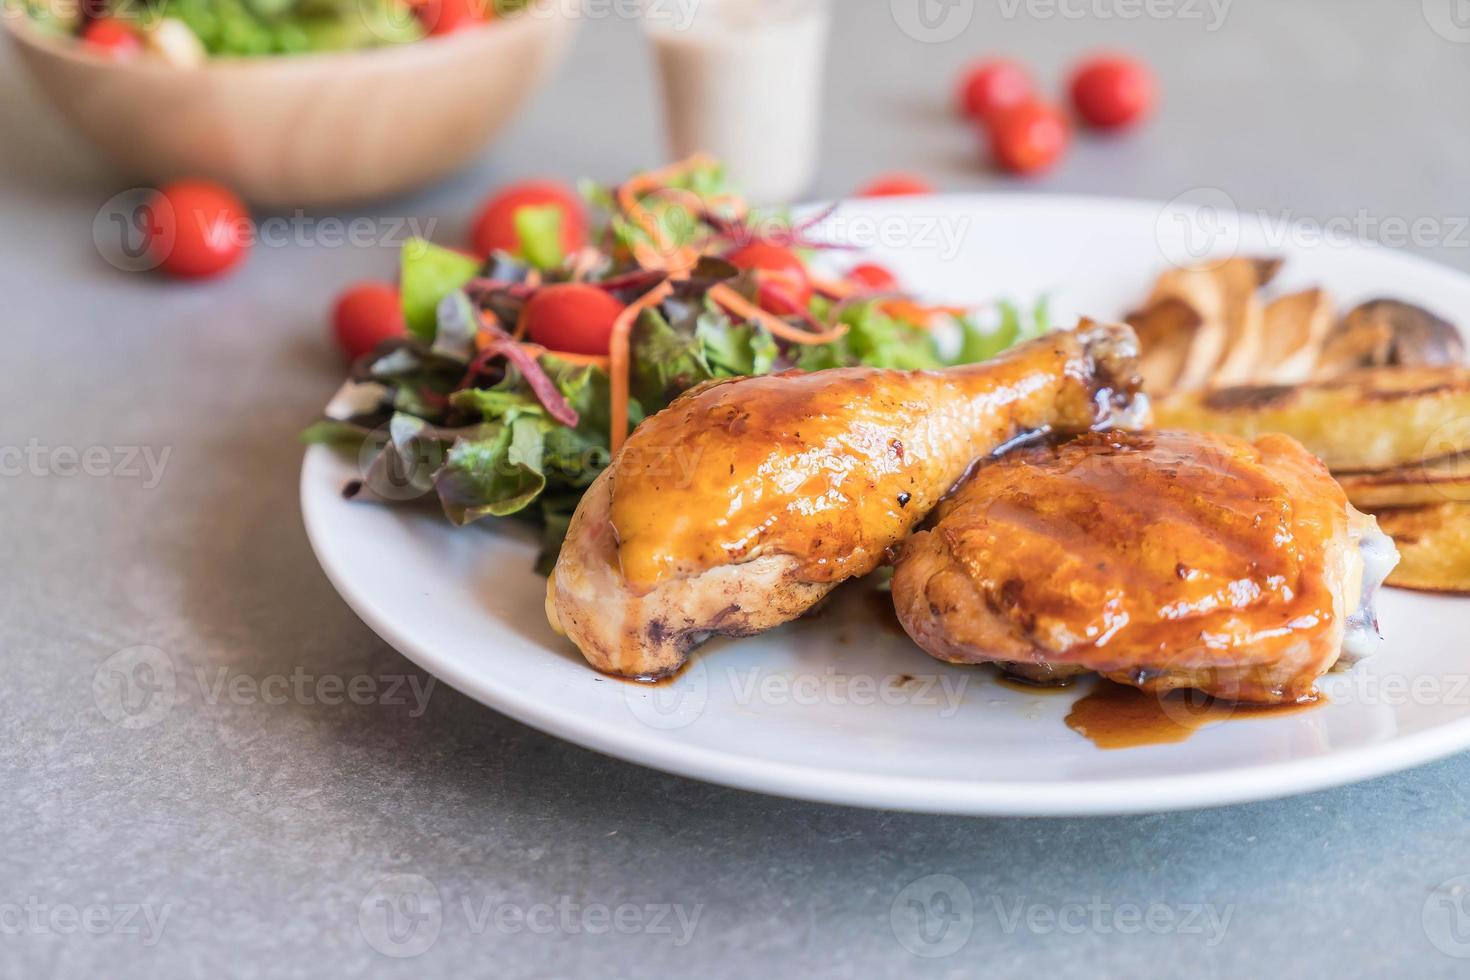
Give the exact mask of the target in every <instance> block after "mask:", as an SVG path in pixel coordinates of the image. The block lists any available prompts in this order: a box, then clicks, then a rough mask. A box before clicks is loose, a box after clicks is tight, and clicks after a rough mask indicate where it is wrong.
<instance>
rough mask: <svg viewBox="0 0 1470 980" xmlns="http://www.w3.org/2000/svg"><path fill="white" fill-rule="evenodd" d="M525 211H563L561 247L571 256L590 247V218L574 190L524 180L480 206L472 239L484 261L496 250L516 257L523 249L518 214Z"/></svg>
mask: <svg viewBox="0 0 1470 980" xmlns="http://www.w3.org/2000/svg"><path fill="white" fill-rule="evenodd" d="M525 207H532V208H540V207H559V208H561V212H562V215H561V247H562V251H563V252H566V253H567V254H568V255H570V254H571V253H573V252H575V251H577V250H578V249H579V248H581V247H582V246H583V245H585V244H586V243H587V217H586V214H585V212H584V211H583V210H582V200H581V198H579V197H578V196H577V195H576V193H575V192H573V191H572V190H571V188H568V187H564V186H563V185H561V184H558V183H557V182H556V181H554V180H523V181H521V182H520V183H517V184H509V185H507V186H505V187H503V188H501V189H500V191H498V192H497V193H495V194H494V195H492V196H491V197H490V198H489V199H488V200H486V201H485V203H484V204H483V205H481V207H480V213H479V215H478V216H477V217H476V218H475V229H474V234H473V238H474V245H475V251H476V252H478V253H480V256H481V257H482V258H485V257H488V256H489V255H490V253H491V252H494V251H497V250H498V251H502V252H509V253H510V254H512V255H514V254H515V253H516V252H517V250H519V249H520V247H521V240H520V236H519V235H517V234H516V212H517V211H518V210H520V209H521V208H525Z"/></svg>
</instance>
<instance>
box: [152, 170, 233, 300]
mask: <svg viewBox="0 0 1470 980" xmlns="http://www.w3.org/2000/svg"><path fill="white" fill-rule="evenodd" d="M152 211H153V214H152V220H151V221H149V223H148V230H147V244H148V252H149V255H150V256H151V257H152V258H153V260H154V261H155V262H157V263H158V267H159V268H160V269H162V270H163V271H164V272H166V273H168V274H169V275H171V276H177V277H179V278H180V279H200V278H205V277H208V276H216V275H219V274H220V273H221V272H224V271H225V270H227V269H229V268H231V267H232V266H234V265H235V264H236V263H238V262H239V261H240V259H241V257H243V256H244V254H245V252H246V250H247V249H248V248H249V247H250V243H251V240H252V234H251V228H250V212H249V211H247V210H246V209H245V205H244V204H242V203H241V202H240V199H239V198H238V197H236V196H235V195H234V194H233V193H231V192H230V191H229V190H228V189H227V188H224V187H221V186H220V185H219V184H215V183H211V182H210V181H207V180H180V181H175V182H174V183H172V184H167V185H165V186H164V187H161V188H159V190H158V192H157V193H156V194H155V195H154V197H153V202H152Z"/></svg>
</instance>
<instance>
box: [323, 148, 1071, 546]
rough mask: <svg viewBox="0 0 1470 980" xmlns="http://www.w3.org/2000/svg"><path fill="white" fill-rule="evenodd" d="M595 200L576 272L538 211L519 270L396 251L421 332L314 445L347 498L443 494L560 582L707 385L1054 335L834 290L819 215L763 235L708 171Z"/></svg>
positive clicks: (877, 271) (885, 279) (691, 167)
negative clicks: (588, 512) (609, 492)
mask: <svg viewBox="0 0 1470 980" xmlns="http://www.w3.org/2000/svg"><path fill="white" fill-rule="evenodd" d="M583 195H584V197H585V198H586V199H587V200H588V202H589V203H590V204H591V205H592V206H593V207H594V208H596V209H597V210H599V211H601V212H602V214H603V220H602V221H601V222H599V223H597V224H596V225H595V231H594V233H593V236H592V239H591V241H592V244H590V245H586V246H584V247H581V248H578V249H577V250H576V251H575V252H571V253H569V252H568V251H567V250H566V248H565V244H564V243H565V240H566V239H565V236H564V234H563V233H564V232H565V230H566V228H565V222H566V221H567V220H570V219H569V216H568V215H567V214H566V212H565V211H564V210H559V209H558V208H555V207H533V206H527V207H523V208H521V209H519V210H518V211H517V213H516V214H515V215H514V222H515V232H516V234H517V236H518V247H516V248H515V249H514V250H513V252H512V251H498V252H495V253H494V254H491V255H490V256H489V257H488V258H486V259H484V260H483V261H482V260H480V259H477V258H473V257H470V256H468V255H466V254H465V253H462V252H460V251H457V250H454V249H448V248H443V247H440V246H436V245H433V244H431V243H429V242H427V241H422V240H415V241H413V242H411V243H410V244H409V245H408V246H406V247H405V248H404V249H403V252H402V261H401V270H400V294H401V298H402V307H403V314H404V319H405V322H406V325H407V333H406V334H405V335H404V336H403V337H401V338H398V339H390V340H387V341H384V342H383V343H381V344H379V345H378V346H377V348H376V349H374V350H373V351H372V352H371V353H369V354H366V355H365V356H363V357H361V358H359V359H358V360H357V361H356V362H355V364H354V365H353V368H352V372H351V377H350V379H349V381H348V382H347V384H346V385H345V386H344V387H343V389H342V391H341V392H339V394H338V396H337V397H336V398H335V399H333V402H332V404H331V405H330V406H328V411H327V417H326V418H324V419H323V420H321V421H320V422H318V423H317V424H315V425H313V426H312V427H311V428H309V429H308V430H307V431H306V433H305V435H304V438H305V439H306V441H308V442H313V443H333V444H337V445H342V446H345V447H347V448H348V449H350V450H353V451H356V452H357V453H358V454H359V459H360V460H361V461H362V465H361V478H360V479H358V480H355V481H353V483H352V484H351V485H349V486H348V487H347V488H346V491H345V493H346V495H347V496H348V497H352V498H364V499H375V500H381V501H402V500H407V499H420V498H424V497H428V496H430V495H433V496H436V497H437V498H438V502H439V504H440V505H442V508H443V511H444V514H445V515H446V516H447V517H448V518H449V520H450V521H452V522H453V523H454V524H456V525H466V524H470V523H473V522H474V521H477V520H480V519H481V518H485V517H511V516H514V517H519V518H524V519H529V520H533V521H535V522H536V523H538V524H540V525H541V527H542V528H543V529H544V535H545V548H544V552H543V555H542V560H541V565H542V567H543V568H549V567H550V564H551V563H552V562H554V560H555V556H556V552H557V550H558V548H559V547H560V543H561V540H562V537H563V535H564V533H565V531H566V527H567V524H568V522H569V520H570V518H571V515H572V512H573V510H574V509H575V508H576V505H577V502H578V500H579V499H580V497H581V495H582V493H583V492H584V491H585V490H586V489H587V487H588V486H590V485H591V483H592V481H593V480H594V479H596V477H597V475H598V474H599V473H601V472H602V470H603V469H604V468H606V467H607V465H608V463H609V462H610V461H611V459H612V457H613V454H614V452H615V451H616V449H617V448H618V446H620V445H621V443H622V441H623V439H624V438H625V436H626V434H627V432H628V431H629V430H630V429H631V428H632V427H634V426H636V425H637V424H638V422H639V421H640V420H641V419H643V418H645V417H647V416H649V415H651V414H653V413H655V412H657V411H659V410H660V409H662V408H664V407H665V406H667V405H668V404H669V403H670V402H671V401H672V400H673V399H675V398H677V397H678V396H679V394H680V393H682V392H684V391H686V390H687V389H689V388H691V387H693V386H695V385H698V384H700V383H701V382H704V381H709V380H711V379H717V378H731V377H737V376H742V375H759V374H768V373H771V372H776V371H785V370H792V369H795V370H802V371H811V370H820V369H824V368H834V367H844V366H857V365H865V366H870V367H882V368H902V369H921V368H942V367H945V366H948V365H954V364H963V363H970V362H975V361H982V360H985V359H987V358H990V357H992V356H994V355H995V354H997V353H999V352H1000V351H1002V350H1005V349H1006V348H1008V347H1010V346H1011V345H1012V344H1015V343H1017V342H1019V341H1021V340H1025V339H1028V338H1030V337H1033V336H1036V335H1038V334H1040V333H1043V332H1045V331H1046V330H1047V329H1048V323H1047V314H1046V310H1045V306H1044V304H1038V305H1037V306H1036V308H1035V309H1030V310H1027V311H1025V312H1024V313H1023V311H1022V310H1020V309H1018V308H1017V307H1016V306H1013V305H1011V304H1008V303H999V304H996V305H995V307H994V309H993V310H992V311H991V312H992V316H991V320H992V321H993V322H990V323H987V324H986V325H983V326H982V324H981V323H980V321H979V320H978V319H977V318H976V317H974V316H972V315H970V314H968V313H965V312H961V311H958V310H953V309H949V308H935V307H925V306H921V305H919V304H918V303H917V302H915V301H914V300H913V298H912V297H910V296H908V295H906V294H905V293H903V291H902V290H899V289H896V288H890V282H889V280H891V278H892V277H891V276H890V275H888V274H887V273H886V271H885V270H882V269H881V267H878V266H875V265H873V264H871V263H863V264H862V265H860V266H853V267H852V268H851V269H850V270H849V272H848V273H846V274H843V275H840V276H836V277H833V278H823V277H821V276H820V275H818V274H817V273H816V272H815V271H813V270H814V269H815V268H816V267H818V266H831V265H833V264H834V261H833V260H835V259H836V253H838V252H839V251H841V250H842V246H841V245H840V244H834V243H827V242H823V241H819V240H816V239H815V238H814V237H813V228H814V227H815V225H816V224H817V223H818V222H819V221H820V220H821V219H822V218H823V217H825V215H826V213H827V212H823V213H822V214H819V215H816V216H814V217H813V218H810V219H807V220H804V221H793V220H791V219H789V218H786V217H783V216H780V215H753V214H751V213H750V212H749V211H748V210H747V209H746V208H745V205H744V203H743V202H742V201H741V200H740V199H739V198H738V197H737V196H735V195H734V194H733V193H732V192H731V191H730V190H729V188H728V187H726V186H725V182H724V179H723V176H722V173H721V170H720V168H719V167H718V165H716V164H715V163H713V162H710V161H705V160H694V161H687V162H685V163H684V164H682V165H678V166H675V167H672V168H669V169H667V170H665V171H659V172H656V173H654V174H643V175H639V176H637V177H635V178H633V179H632V180H630V181H629V182H627V183H625V184H624V185H622V186H620V187H618V188H614V189H605V188H601V187H595V186H585V185H584V188H583ZM823 253H825V254H823ZM818 258H820V259H821V261H817V259H818ZM875 282H876V283H877V286H875V285H874V283H875ZM558 347H561V348H564V349H557V348H558Z"/></svg>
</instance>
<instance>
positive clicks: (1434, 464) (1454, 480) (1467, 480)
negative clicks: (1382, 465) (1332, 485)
mask: <svg viewBox="0 0 1470 980" xmlns="http://www.w3.org/2000/svg"><path fill="white" fill-rule="evenodd" d="M1332 475H1333V476H1334V477H1336V478H1337V482H1338V483H1339V484H1341V485H1342V488H1343V490H1345V491H1346V492H1347V495H1348V499H1349V500H1351V501H1352V502H1353V506H1354V507H1357V508H1358V509H1359V510H1375V509H1377V508H1379V507H1421V506H1425V505H1428V504H1443V503H1449V502H1456V503H1467V502H1470V456H1458V455H1457V456H1445V457H1443V458H1441V459H1427V460H1425V461H1424V462H1422V463H1410V464H1409V465H1407V466H1397V467H1394V468H1393V469H1390V470H1379V471H1378V472H1376V473H1368V472H1361V473H1354V472H1338V473H1334V474H1332Z"/></svg>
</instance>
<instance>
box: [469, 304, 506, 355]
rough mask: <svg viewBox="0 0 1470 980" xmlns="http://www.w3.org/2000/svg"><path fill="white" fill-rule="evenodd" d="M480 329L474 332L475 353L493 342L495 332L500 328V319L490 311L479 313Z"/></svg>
mask: <svg viewBox="0 0 1470 980" xmlns="http://www.w3.org/2000/svg"><path fill="white" fill-rule="evenodd" d="M480 322H481V327H480V329H478V330H476V331H475V352H476V353H479V352H480V351H482V350H484V349H485V348H487V347H489V346H490V345H491V344H492V343H494V342H495V339H496V338H495V330H496V329H497V328H499V327H500V318H499V317H497V316H496V315H495V314H494V313H493V312H491V311H490V310H481V311H480Z"/></svg>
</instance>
